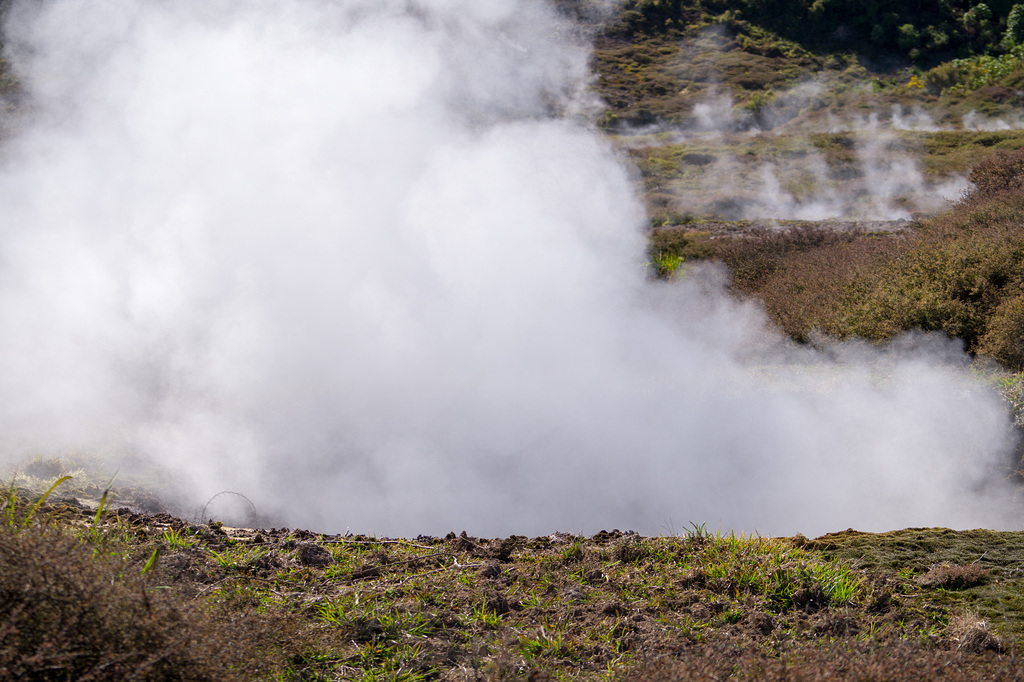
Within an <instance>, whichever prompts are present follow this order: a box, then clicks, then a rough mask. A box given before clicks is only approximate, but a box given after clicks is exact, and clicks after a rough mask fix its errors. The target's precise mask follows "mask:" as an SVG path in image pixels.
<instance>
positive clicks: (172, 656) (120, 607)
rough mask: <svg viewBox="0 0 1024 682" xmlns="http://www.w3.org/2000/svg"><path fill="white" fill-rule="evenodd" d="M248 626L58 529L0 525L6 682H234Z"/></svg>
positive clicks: (253, 660) (253, 667) (251, 658)
mask: <svg viewBox="0 0 1024 682" xmlns="http://www.w3.org/2000/svg"><path fill="white" fill-rule="evenodd" d="M251 625H252V624H251V623H244V622H238V621H230V620H229V619H228V618H226V617H225V618H217V617H214V616H212V615H209V614H204V613H200V612H198V611H197V610H196V609H195V608H193V607H191V606H190V605H189V604H187V603H175V602H174V600H173V596H171V595H167V594H165V593H164V592H163V591H160V590H152V589H151V586H148V585H146V583H145V582H144V581H143V579H142V578H141V576H140V575H139V573H138V569H130V568H128V567H126V566H124V565H119V564H118V563H115V562H112V561H108V560H106V559H104V558H102V557H95V556H93V553H92V550H91V549H90V548H89V547H87V546H86V545H84V544H83V543H82V542H81V541H79V540H77V539H75V538H72V537H69V536H67V535H64V534H61V533H60V532H58V531H55V530H48V529H45V528H33V529H27V530H23V531H16V530H14V529H12V528H10V527H8V526H0V679H11V680H13V679H17V680H72V679H73V680H127V679H139V680H231V679H244V678H248V677H250V676H251V675H253V674H255V673H258V672H260V671H261V669H262V668H264V665H263V664H262V663H260V662H259V657H257V656H256V655H255V653H254V652H255V651H256V649H255V646H254V645H253V644H252V642H253V641H254V639H255V636H256V635H255V634H254V633H253V632H252V631H251V630H250V629H249V627H250V626H251Z"/></svg>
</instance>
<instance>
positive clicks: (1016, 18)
mask: <svg viewBox="0 0 1024 682" xmlns="http://www.w3.org/2000/svg"><path fill="white" fill-rule="evenodd" d="M1004 40H1005V43H1006V46H1007V47H1014V46H1016V45H1024V5H1014V6H1013V7H1011V8H1010V14H1009V16H1007V17H1006V36H1005V39H1004Z"/></svg>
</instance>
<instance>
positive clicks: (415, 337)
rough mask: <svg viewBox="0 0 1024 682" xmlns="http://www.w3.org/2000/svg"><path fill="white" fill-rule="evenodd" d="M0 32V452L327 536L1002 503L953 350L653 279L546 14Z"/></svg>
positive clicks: (318, 11) (98, 9) (573, 61)
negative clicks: (770, 319) (72, 455)
mask: <svg viewBox="0 0 1024 682" xmlns="http://www.w3.org/2000/svg"><path fill="white" fill-rule="evenodd" d="M7 31H8V32H7V36H8V37H7V44H8V48H9V52H10V57H11V58H12V59H13V60H14V64H15V66H16V68H17V70H18V73H19V74H20V76H21V77H22V78H23V80H24V82H25V84H26V87H27V88H28V93H29V94H28V97H29V103H28V104H27V105H26V106H28V107H29V111H30V114H31V115H30V122H28V123H25V124H24V125H23V130H22V131H21V132H20V134H19V135H18V136H17V138H16V139H14V140H13V141H11V142H9V143H8V144H7V145H6V147H5V148H4V153H3V167H2V174H0V229H2V236H0V321H2V325H3V330H4V334H3V335H2V336H0V377H2V379H0V398H2V400H0V406H2V407H0V424H2V427H3V428H2V433H3V434H4V436H3V437H4V446H5V449H6V450H7V451H8V452H9V453H10V455H11V456H12V457H13V456H17V455H21V454H24V453H25V452H40V451H58V450H63V451H69V450H72V451H73V450H82V449H98V450H103V451H106V452H120V453H139V454H141V455H142V456H144V457H146V458H148V459H150V460H152V461H155V462H159V463H160V464H161V465H162V466H164V467H168V468H170V469H171V470H173V471H175V472H177V473H178V474H179V475H181V476H183V477H185V480H186V481H187V482H188V486H187V487H188V488H189V490H190V491H191V494H192V495H193V497H194V500H198V501H200V502H201V501H202V500H204V499H206V498H207V497H208V496H209V495H211V494H213V493H215V492H217V491H219V490H223V489H225V488H231V489H234V490H238V491H241V492H244V493H245V494H247V495H248V496H249V497H250V498H251V499H252V500H253V501H254V502H255V503H256V505H257V507H258V508H259V509H260V511H261V512H262V513H263V514H265V515H270V516H273V517H274V518H275V519H277V520H279V521H281V522H284V523H288V524H290V525H305V526H310V527H316V528H323V529H330V530H334V531H339V530H343V529H344V528H346V527H350V528H352V529H353V530H371V531H375V532H379V533H388V534H413V535H414V534H416V533H443V532H446V531H448V530H459V529H462V528H465V529H467V530H469V531H470V532H473V533H476V534H488V535H499V534H507V533H513V532H514V533H538V532H550V531H552V530H555V529H566V530H573V531H584V532H592V531H595V530H597V529H599V528H601V527H613V526H617V527H620V528H627V527H632V528H636V529H638V530H641V531H644V532H649V533H657V532H659V531H660V530H663V529H664V527H665V526H666V524H676V525H678V526H685V524H686V522H689V521H694V522H708V523H710V524H711V525H712V526H716V525H719V524H721V526H722V527H723V528H726V529H728V528H737V529H743V530H754V529H758V530H761V531H763V532H768V533H792V532H795V531H798V530H800V531H803V532H805V533H817V532H821V531H826V530H831V529H837V528H845V527H847V526H858V527H861V528H864V529H880V528H889V527H897V526H907V525H925V524H927V525H937V524H945V525H953V526H970V525H978V524H982V525H996V526H1003V525H1007V524H1008V523H1010V521H1009V520H1008V519H1009V518H1010V516H1009V512H1008V511H1007V499H1008V498H1007V497H1006V495H1005V493H1006V491H1005V490H1004V488H1003V486H1002V484H1000V482H999V481H1000V478H999V476H1000V474H999V473H998V470H999V468H1000V467H1001V466H1003V465H1004V464H1005V463H1006V460H1007V457H1008V450H1007V448H1008V445H1009V442H1008V440H1009V430H1008V418H1007V416H1006V415H1005V413H1004V411H1003V410H1002V408H1001V406H1000V404H999V399H998V398H997V397H996V396H994V395H993V394H992V393H991V392H990V391H987V390H985V389H984V388H982V387H980V386H978V385H976V384H975V383H973V382H971V381H970V380H968V379H965V378H963V376H962V375H961V374H958V373H957V372H956V371H955V370H954V369H951V368H950V363H952V364H956V363H957V362H959V361H960V360H959V355H958V353H957V352H956V349H955V348H952V349H951V348H950V346H949V344H946V343H945V342H942V341H938V340H934V339H918V340H917V341H913V342H907V344H906V345H907V346H908V349H904V350H900V349H891V350H890V351H889V352H887V353H885V354H879V353H869V352H867V351H862V350H858V349H856V348H839V349H836V350H835V351H834V352H833V353H832V354H831V356H830V358H825V357H823V356H820V355H814V354H811V353H809V352H808V353H803V352H797V351H796V350H794V349H787V348H786V346H785V344H783V343H782V341H781V340H780V339H779V338H778V337H777V335H776V334H775V332H773V331H772V330H771V329H769V328H768V326H767V325H766V323H765V322H764V320H763V318H762V316H761V314H760V313H759V312H758V309H757V308H756V307H755V306H753V305H752V304H745V303H738V302H734V301H730V300H729V299H727V298H726V297H725V296H724V295H723V294H722V293H721V291H722V286H721V281H720V280H721V273H716V272H714V271H709V272H704V273H699V272H698V273H695V274H694V275H693V276H691V277H690V278H689V279H688V280H686V281H684V282H683V283H679V284H673V285H662V284H654V283H652V282H650V281H649V280H648V278H647V277H646V275H645V272H644V265H643V260H644V259H643V255H642V254H643V239H642V235H641V232H640V230H639V225H641V224H642V223H643V216H642V214H641V208H640V204H639V202H638V199H637V197H636V195H635V188H634V184H633V182H632V179H631V176H630V173H629V172H628V170H627V169H626V168H624V166H623V165H622V164H621V163H620V162H619V159H618V158H617V156H616V154H615V153H614V152H613V150H612V149H611V148H610V147H609V146H608V145H607V143H605V142H604V141H603V140H602V138H601V137H600V136H599V135H597V134H596V133H594V132H592V131H590V130H588V129H587V128H586V127H585V126H584V125H580V124H577V123H573V122H572V120H573V117H572V116H571V114H572V113H573V111H576V110H579V109H580V108H581V107H583V106H585V102H586V96H585V93H584V90H583V88H582V85H583V84H584V83H585V82H586V77H587V76H586V69H585V65H586V53H585V51H584V50H583V49H582V48H581V47H580V46H579V45H575V44H573V43H572V41H571V40H570V37H571V36H572V35H573V31H572V27H571V26H569V25H567V24H566V23H565V22H564V21H563V20H561V19H559V18H558V17H557V16H556V15H555V14H554V13H553V12H552V11H551V10H550V9H549V8H548V7H547V6H546V5H544V4H543V3H541V2H530V1H528V0H521V1H518V2H512V1H511V0H347V1H346V2H327V1H326V0H324V1H317V0H293V1H291V2H261V1H256V0H252V1H248V2H234V1H226V0H225V1H224V2H220V1H217V0H213V1H211V0H196V1H195V2H175V3H159V2H141V1H130V0H100V1H96V0H91V1H88V2H86V1H85V0H56V1H52V2H42V3H40V2H31V3H28V2H26V3H23V4H20V5H16V6H15V8H14V10H13V11H12V13H11V16H10V20H9V22H8V27H7ZM910 346H912V348H910Z"/></svg>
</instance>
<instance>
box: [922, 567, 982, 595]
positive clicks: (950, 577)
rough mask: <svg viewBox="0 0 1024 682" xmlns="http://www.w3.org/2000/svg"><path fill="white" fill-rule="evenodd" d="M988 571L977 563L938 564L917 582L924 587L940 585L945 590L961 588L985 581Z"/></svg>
mask: <svg viewBox="0 0 1024 682" xmlns="http://www.w3.org/2000/svg"><path fill="white" fill-rule="evenodd" d="M986 576H988V571H987V570H986V569H985V568H984V567H983V566H979V565H978V564H967V565H966V566H963V565H960V564H939V565H937V566H932V567H931V568H930V569H928V572H927V573H925V574H924V575H921V576H918V578H917V582H918V583H919V584H921V585H923V586H925V587H941V588H944V589H947V590H962V589H964V588H967V587H974V586H975V585H980V584H982V583H983V582H985V578H986Z"/></svg>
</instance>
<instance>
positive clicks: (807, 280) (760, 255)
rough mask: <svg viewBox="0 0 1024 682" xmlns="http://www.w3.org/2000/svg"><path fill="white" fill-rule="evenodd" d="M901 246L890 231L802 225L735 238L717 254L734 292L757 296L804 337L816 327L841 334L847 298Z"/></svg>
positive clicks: (788, 328) (788, 329) (779, 320)
mask: <svg viewBox="0 0 1024 682" xmlns="http://www.w3.org/2000/svg"><path fill="white" fill-rule="evenodd" d="M902 248H903V246H902V241H901V240H900V239H898V238H896V237H892V236H879V235H869V234H865V233H861V232H841V233H836V232H832V231H829V230H824V229H820V228H813V227H800V228H796V229H794V230H789V231H785V232H779V233H774V234H771V235H767V236H763V237H755V238H747V239H742V240H735V241H734V242H733V243H731V244H727V245H724V246H722V247H720V248H719V249H718V254H717V255H718V257H719V258H720V259H721V260H722V261H723V262H724V263H725V264H726V266H727V267H728V268H729V270H730V273H731V275H732V286H733V288H734V289H735V290H736V291H738V292H739V293H742V294H745V295H748V296H755V297H757V298H759V299H761V301H762V302H763V303H764V305H765V309H766V311H767V312H768V314H769V315H770V316H771V317H772V319H773V320H775V321H776V323H777V324H778V325H779V326H780V327H781V328H782V329H783V331H785V332H786V333H787V334H789V335H790V336H791V337H793V338H795V339H797V340H799V341H805V340H807V339H808V338H809V336H810V335H811V334H812V333H813V332H814V331H815V330H818V331H821V332H824V333H827V334H834V335H843V332H844V327H843V324H844V322H843V320H844V317H845V309H846V305H847V304H846V300H847V299H849V298H850V297H851V296H854V297H855V296H856V295H857V293H858V292H859V291H861V290H863V289H865V288H866V287H867V284H866V283H867V282H871V281H873V277H874V272H875V271H877V270H878V267H879V265H880V264H882V263H885V262H887V261H888V260H890V259H892V258H894V257H895V254H896V253H898V252H899V251H900V249H902Z"/></svg>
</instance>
